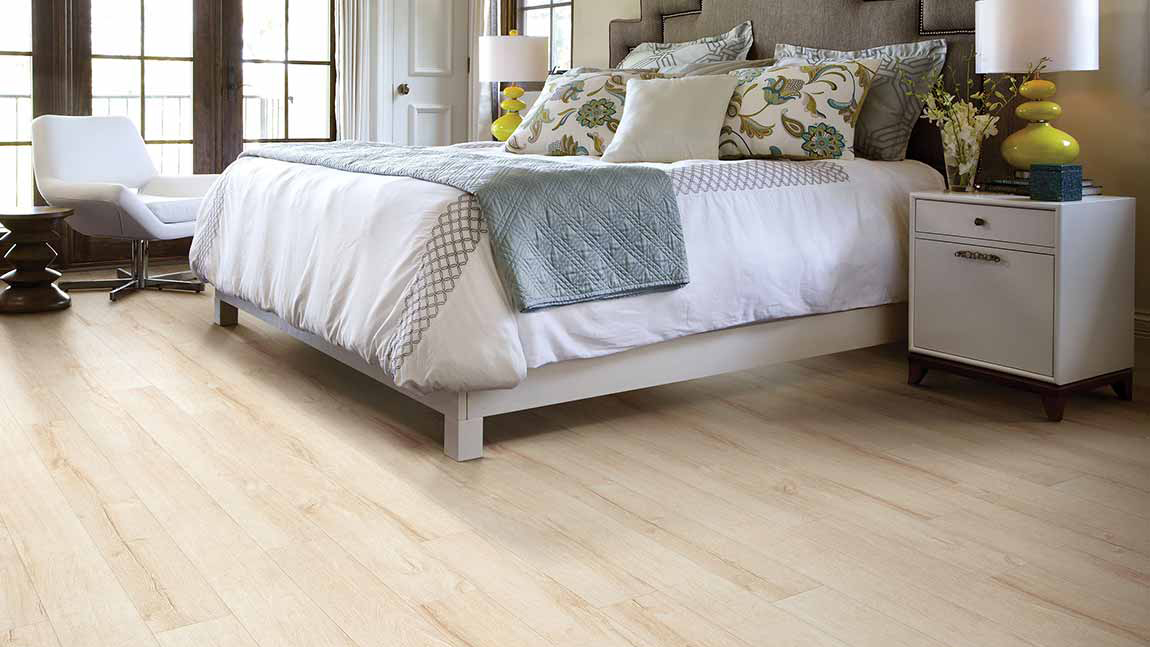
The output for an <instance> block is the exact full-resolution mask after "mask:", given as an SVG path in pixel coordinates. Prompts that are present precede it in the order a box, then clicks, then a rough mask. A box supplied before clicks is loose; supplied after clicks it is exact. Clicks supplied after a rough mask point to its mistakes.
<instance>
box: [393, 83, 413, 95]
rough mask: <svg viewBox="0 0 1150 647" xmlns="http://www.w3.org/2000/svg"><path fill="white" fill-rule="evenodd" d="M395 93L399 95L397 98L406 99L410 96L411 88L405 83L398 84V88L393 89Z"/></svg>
mask: <svg viewBox="0 0 1150 647" xmlns="http://www.w3.org/2000/svg"><path fill="white" fill-rule="evenodd" d="M395 91H396V92H398V93H399V96H401V97H406V96H407V95H409V94H411V86H409V85H408V84H406V83H400V84H399V87H397V88H395Z"/></svg>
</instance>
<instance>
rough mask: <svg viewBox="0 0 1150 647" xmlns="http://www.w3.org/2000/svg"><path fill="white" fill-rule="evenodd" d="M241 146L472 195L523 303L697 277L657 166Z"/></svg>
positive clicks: (381, 147) (333, 146) (563, 300)
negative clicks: (690, 271) (690, 272)
mask: <svg viewBox="0 0 1150 647" xmlns="http://www.w3.org/2000/svg"><path fill="white" fill-rule="evenodd" d="M243 156H244V157H262V158H267V159H274V160H281V161H284V162H294V163H298V164H311V165H314V166H325V167H328V168H332V169H337V170H341V171H350V172H353V173H371V174H375V175H391V176H399V177H409V178H415V179H418V180H426V181H428V182H435V183H437V184H444V185H447V186H450V187H453V188H456V189H459V190H460V191H464V192H467V193H470V194H472V195H474V196H475V197H476V198H477V199H478V200H479V205H480V208H481V209H482V211H483V217H484V218H485V220H486V223H487V230H488V236H489V237H490V239H491V247H492V251H493V252H494V255H495V263H496V266H497V268H498V270H499V274H500V278H501V279H502V280H503V284H504V286H505V288H506V289H507V291H508V293H509V294H510V296H511V298H512V301H513V303H514V304H515V307H516V308H517V309H519V310H520V311H522V312H530V311H532V310H539V309H541V308H548V307H551V306H559V305H566V304H570V303H580V302H583V301H595V300H600V299H610V298H614V297H622V296H628V295H633V294H639V293H643V292H652V291H655V290H665V289H672V288H677V287H681V286H683V285H686V284H687V282H688V280H689V279H688V272H687V252H686V248H685V247H684V245H683V229H682V223H681V222H680V221H679V206H678V203H677V202H676V199H675V189H674V185H673V182H672V180H671V177H670V176H669V175H668V174H667V173H665V172H663V171H660V170H657V169H652V168H640V167H634V166H623V165H620V166H604V165H584V164H572V163H570V162H563V161H559V160H547V159H539V158H527V157H519V156H512V155H490V154H484V153H477V152H474V151H468V150H461V149H459V148H453V149H452V148H421V147H408V146H394V145H391V144H376V143H364V142H330V143H320V144H279V145H268V146H261V147H260V148H258V149H254V150H251V151H248V152H246V153H244V155H243Z"/></svg>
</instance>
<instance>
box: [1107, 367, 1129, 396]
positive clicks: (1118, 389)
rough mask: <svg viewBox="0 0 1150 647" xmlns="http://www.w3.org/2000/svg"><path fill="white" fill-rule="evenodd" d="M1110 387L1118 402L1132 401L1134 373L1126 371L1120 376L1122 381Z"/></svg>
mask: <svg viewBox="0 0 1150 647" xmlns="http://www.w3.org/2000/svg"><path fill="white" fill-rule="evenodd" d="M1110 386H1112V387H1113V388H1114V392H1115V393H1117V394H1118V399H1119V400H1125V401H1126V402H1130V401H1131V400H1133V399H1134V371H1133V370H1130V371H1127V372H1126V374H1125V375H1123V376H1122V379H1120V380H1118V381H1117V382H1115V383H1114V384H1111V385H1110Z"/></svg>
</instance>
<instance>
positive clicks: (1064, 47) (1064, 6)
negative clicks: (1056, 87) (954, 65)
mask: <svg viewBox="0 0 1150 647" xmlns="http://www.w3.org/2000/svg"><path fill="white" fill-rule="evenodd" d="M1098 1H1099V0H978V1H977V2H975V3H974V6H975V71H976V72H978V73H980V74H1016V73H1021V72H1026V71H1027V68H1028V66H1030V65H1034V64H1037V63H1038V61H1039V60H1040V59H1042V58H1043V57H1046V58H1049V59H1050V62H1049V63H1048V64H1047V66H1046V71H1047V72H1067V71H1074V70H1097V69H1098Z"/></svg>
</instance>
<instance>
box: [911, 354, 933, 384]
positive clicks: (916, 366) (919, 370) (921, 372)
mask: <svg viewBox="0 0 1150 647" xmlns="http://www.w3.org/2000/svg"><path fill="white" fill-rule="evenodd" d="M929 370H930V369H928V368H927V367H925V366H923V365H922V364H921V363H919V362H917V361H915V359H914V357H911V358H909V359H908V360H907V373H906V383H907V384H909V385H911V386H918V385H919V384H922V380H923V379H924V378H925V377H926V373H927V371H929Z"/></svg>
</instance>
